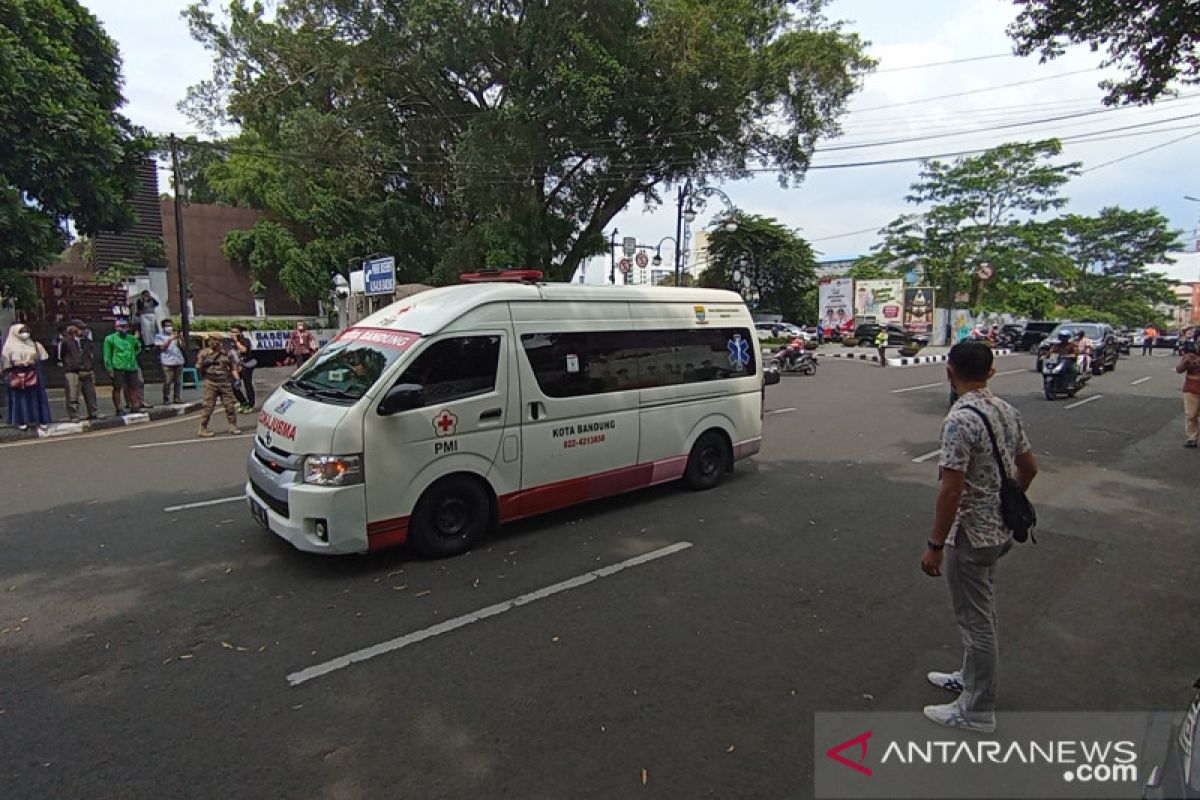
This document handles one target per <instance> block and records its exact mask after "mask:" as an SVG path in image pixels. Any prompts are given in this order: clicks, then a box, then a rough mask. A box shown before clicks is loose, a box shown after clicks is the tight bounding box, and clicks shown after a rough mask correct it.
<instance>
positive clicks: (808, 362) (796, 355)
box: [768, 345, 817, 375]
mask: <svg viewBox="0 0 1200 800" xmlns="http://www.w3.org/2000/svg"><path fill="white" fill-rule="evenodd" d="M771 367H773V368H775V369H777V370H779V371H780V372H799V373H800V374H801V375H815V374H816V373H817V359H816V357H814V356H813V354H812V353H810V352H808V351H807V350H805V349H803V348H800V347H792V346H791V345H788V346H786V347H781V348H779V349H778V350H776V351H775V352H774V353H772V354H771V363H770V364H769V365H768V368H771Z"/></svg>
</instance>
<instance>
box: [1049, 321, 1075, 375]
mask: <svg viewBox="0 0 1200 800" xmlns="http://www.w3.org/2000/svg"><path fill="white" fill-rule="evenodd" d="M1049 355H1052V356H1058V357H1059V358H1060V359H1062V360H1063V361H1066V362H1068V363H1069V364H1070V369H1071V371H1072V372H1075V371H1076V370H1077V369H1078V367H1079V365H1078V363H1077V361H1078V358H1079V347H1078V346H1077V345H1076V344H1075V342H1074V340H1073V339H1072V338H1071V332H1070V331H1069V330H1061V331H1059V332H1058V341H1057V342H1055V343H1054V344H1052V345H1050V352H1049Z"/></svg>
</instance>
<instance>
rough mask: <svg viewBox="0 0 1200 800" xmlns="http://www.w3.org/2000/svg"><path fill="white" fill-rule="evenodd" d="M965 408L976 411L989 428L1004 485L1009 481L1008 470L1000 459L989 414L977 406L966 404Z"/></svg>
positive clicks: (984, 424) (993, 451)
mask: <svg viewBox="0 0 1200 800" xmlns="http://www.w3.org/2000/svg"><path fill="white" fill-rule="evenodd" d="M963 408H965V409H967V410H968V411H974V412H975V413H976V414H977V415H979V418H980V419H981V420H983V427H985V428H987V432H988V438H989V439H991V440H992V457H993V458H995V459H996V467H997V469H999V470H1000V481H1001V483H1003V482H1004V481H1006V480H1008V470H1006V469H1005V468H1004V459H1003V458H1001V457H1000V446H999V445H997V444H996V434H995V432H993V431H992V423H991V422H990V421H989V420H988V418H987V414H984V413H983V411H981V410H980V409H978V408H976V407H975V406H969V405H966V404H965V403H964V404H963Z"/></svg>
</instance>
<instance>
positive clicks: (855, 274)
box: [846, 255, 902, 281]
mask: <svg viewBox="0 0 1200 800" xmlns="http://www.w3.org/2000/svg"><path fill="white" fill-rule="evenodd" d="M846 277H847V278H853V279H854V280H856V281H873V280H884V279H886V278H899V277H902V275H901V274H900V273H899V272H896V271H895V270H892V269H888V266H887V264H886V263H884V262H883V261H882V260H881V259H879V258H877V257H876V256H870V255H868V256H863V257H862V258H859V259H858V260H857V261H855V262H854V266H852V267H851V268H850V269H849V271H847V272H846Z"/></svg>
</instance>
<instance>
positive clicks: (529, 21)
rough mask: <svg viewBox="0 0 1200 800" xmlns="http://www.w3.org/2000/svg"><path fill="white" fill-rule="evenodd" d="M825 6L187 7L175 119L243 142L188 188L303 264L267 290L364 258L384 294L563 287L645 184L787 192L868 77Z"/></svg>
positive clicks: (521, 2) (681, 2)
mask: <svg viewBox="0 0 1200 800" xmlns="http://www.w3.org/2000/svg"><path fill="white" fill-rule="evenodd" d="M824 5H825V1H824V0H809V1H808V2H804V3H776V2H750V1H748V0H671V2H664V0H609V1H608V2H596V0H555V2H529V1H528V0H506V2H502V3H462V2H451V0H409V1H408V2H399V0H376V1H375V2H366V0H281V1H280V2H278V3H275V4H272V7H271V13H269V14H268V13H267V12H266V11H265V10H264V8H263V7H262V6H261V5H260V4H255V5H254V6H251V5H249V4H248V3H247V2H245V0H234V2H232V3H231V4H230V5H229V7H228V15H227V16H224V17H218V16H217V15H216V14H215V13H214V12H213V11H211V10H210V7H209V6H208V5H207V4H206V3H197V4H195V5H193V6H192V7H191V8H190V9H189V10H188V12H187V17H188V20H189V23H190V25H191V29H192V32H193V35H194V36H195V37H196V38H197V39H198V40H199V41H201V42H202V43H203V44H205V46H207V47H208V48H209V49H211V50H212V51H213V52H214V54H215V67H214V74H213V77H212V79H211V80H209V81H206V82H204V83H202V84H201V85H199V86H196V87H193V89H192V90H191V92H190V93H189V98H188V101H187V107H188V109H189V111H190V112H191V113H192V114H193V115H194V117H195V118H196V119H198V120H200V121H201V123H202V124H205V125H214V126H215V125H216V124H219V123H221V122H224V121H225V120H235V121H236V122H238V123H239V124H240V126H241V129H242V130H243V131H244V133H243V134H242V136H240V137H239V138H238V139H237V140H235V141H233V142H230V143H226V144H223V145H222V146H221V147H220V152H221V154H222V157H221V158H220V159H218V160H217V161H215V162H214V163H212V164H210V165H209V166H207V167H205V168H204V169H203V175H204V180H205V181H207V185H208V186H209V187H211V189H212V191H213V193H214V195H215V196H216V197H217V198H218V199H220V200H222V201H224V202H233V203H238V204H242V205H248V206H253V207H256V208H261V209H263V210H265V211H267V212H269V214H270V216H271V218H272V219H274V220H276V221H278V222H279V223H282V224H283V225H285V226H286V227H287V228H288V230H290V231H292V232H293V233H294V236H295V239H296V242H297V247H298V248H299V249H300V250H301V251H302V253H303V259H302V260H301V259H296V260H294V261H292V267H290V268H289V267H286V266H282V265H281V266H280V267H279V269H280V276H281V279H282V280H284V281H285V283H286V282H287V279H286V277H285V276H286V275H287V274H289V272H290V273H292V274H293V275H294V276H296V275H298V274H299V273H303V275H304V276H305V277H304V279H303V280H301V279H300V278H299V277H296V279H295V280H294V281H293V282H292V283H293V287H292V288H289V291H292V290H293V288H295V289H297V290H301V289H302V290H305V291H312V290H315V289H316V287H320V290H321V291H323V290H324V287H325V286H327V285H328V277H329V275H331V274H332V273H333V272H336V271H344V270H345V269H346V266H347V263H348V262H350V261H352V260H355V259H360V258H362V257H363V256H365V255H367V254H369V253H374V252H385V253H391V254H393V255H395V256H396V257H397V271H398V273H399V274H398V280H401V281H410V282H411V281H420V282H443V283H444V282H450V281H453V280H455V279H456V278H457V275H458V273H459V272H461V271H464V270H467V269H471V270H474V269H478V268H479V267H481V266H521V267H530V268H536V269H540V270H542V271H543V272H545V273H546V275H547V276H548V277H549V278H550V279H558V280H564V279H566V278H567V277H568V276H570V275H571V274H573V272H574V271H575V269H576V267H577V266H578V265H579V264H580V263H581V262H582V261H584V260H585V259H586V258H588V257H589V256H592V255H595V254H597V253H601V252H604V250H605V245H606V242H605V239H604V235H603V230H604V228H605V227H606V226H608V224H609V223H610V222H611V220H612V219H613V217H614V216H615V215H616V214H618V213H620V212H621V211H622V210H623V209H625V208H626V207H627V206H628V205H629V203H630V202H632V201H633V200H635V199H637V198H642V199H644V200H645V201H647V202H649V203H655V202H659V201H660V197H659V195H658V187H659V186H661V185H663V184H664V183H665V184H671V183H678V182H681V181H683V180H684V179H686V178H688V177H693V178H697V179H699V180H701V181H703V180H704V179H711V178H737V177H743V176H746V175H748V174H749V171H748V170H749V167H750V166H752V165H757V164H759V163H771V164H773V165H775V166H777V167H779V168H780V169H781V170H782V175H783V177H784V179H785V180H799V179H800V178H801V177H802V176H803V174H804V172H805V170H806V169H807V167H808V165H809V161H810V159H811V157H812V153H813V149H814V147H815V144H816V141H817V140H818V139H819V138H822V137H829V136H832V135H835V134H836V133H837V132H838V125H837V118H838V117H839V116H840V114H841V113H842V112H843V111H844V109H845V106H846V103H847V101H848V99H849V97H850V95H851V94H852V93H853V92H854V91H855V89H856V88H857V86H858V82H859V80H860V78H861V76H862V75H863V74H864V73H865V72H866V71H867V70H869V69H870V68H871V66H872V62H871V61H870V60H869V59H868V58H867V57H866V56H865V55H864V52H863V51H864V44H863V42H861V41H860V40H859V39H858V37H857V36H855V35H853V34H850V33H847V32H845V31H844V30H843V28H842V26H841V24H840V23H833V22H830V21H829V20H827V19H826V18H825V17H824V16H823V15H822V13H821V10H822V8H823V6H824ZM294 249H295V248H293V250H294ZM316 276H320V277H321V278H322V280H317V279H316Z"/></svg>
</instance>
